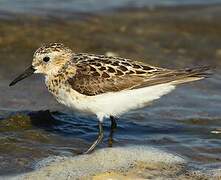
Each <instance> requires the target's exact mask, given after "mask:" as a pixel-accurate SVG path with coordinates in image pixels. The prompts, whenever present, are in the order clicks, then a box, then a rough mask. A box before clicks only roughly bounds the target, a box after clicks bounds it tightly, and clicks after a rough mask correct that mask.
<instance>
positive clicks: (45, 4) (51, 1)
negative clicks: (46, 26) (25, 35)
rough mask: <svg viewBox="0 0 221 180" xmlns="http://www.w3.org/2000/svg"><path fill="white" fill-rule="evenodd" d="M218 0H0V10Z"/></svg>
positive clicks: (151, 5)
mask: <svg viewBox="0 0 221 180" xmlns="http://www.w3.org/2000/svg"><path fill="white" fill-rule="evenodd" d="M217 3H221V1H220V0H210V1H208V0H185V1H180V0H111V1H108V0H106V1H104V0H84V1H81V0H69V1H59V0H47V1H44V0H29V1H24V0H14V1H7V0H1V1H0V10H1V11H5V12H11V13H28V14H30V13H31V14H38V15H54V14H57V15H58V13H61V12H66V13H67V12H98V11H107V10H113V9H116V8H127V7H129V8H131V7H133V8H141V7H149V8H154V7H156V6H181V5H202V4H217Z"/></svg>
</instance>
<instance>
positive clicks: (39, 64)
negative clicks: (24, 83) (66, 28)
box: [10, 43, 72, 86]
mask: <svg viewBox="0 0 221 180" xmlns="http://www.w3.org/2000/svg"><path fill="white" fill-rule="evenodd" d="M71 56H72V50H71V49H69V48H68V47H66V46H64V45H63V44H60V43H52V44H48V45H44V46H42V47H40V48H38V49H37V50H36V51H35V53H34V56H33V61H32V65H31V66H30V67H29V68H27V69H26V70H25V71H24V72H23V73H22V74H21V75H19V76H18V77H17V78H15V80H14V81H12V82H11V83H10V86H12V85H15V84H16V83H17V82H19V81H21V80H22V79H25V78H26V77H28V76H31V75H32V74H34V73H41V74H44V75H46V76H47V75H54V74H56V73H57V72H58V71H59V70H60V69H61V68H62V67H63V65H64V64H65V63H66V62H67V61H68V60H70V58H71Z"/></svg>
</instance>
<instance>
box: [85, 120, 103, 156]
mask: <svg viewBox="0 0 221 180" xmlns="http://www.w3.org/2000/svg"><path fill="white" fill-rule="evenodd" d="M98 126H99V134H98V137H97V140H96V141H94V143H93V144H92V145H91V146H90V148H89V149H88V150H87V151H86V152H84V154H88V153H91V152H92V151H93V150H94V149H95V147H96V146H97V145H98V144H100V142H101V141H102V140H103V137H104V130H103V124H102V122H100V121H99V123H98Z"/></svg>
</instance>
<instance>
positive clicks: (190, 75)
mask: <svg viewBox="0 0 221 180" xmlns="http://www.w3.org/2000/svg"><path fill="white" fill-rule="evenodd" d="M178 74H179V75H178V77H179V76H180V78H177V79H176V80H174V81H173V83H174V84H182V83H186V82H191V81H197V80H201V79H204V78H208V77H209V76H210V75H211V74H212V73H211V67H209V66H202V67H196V68H189V69H184V70H180V71H178Z"/></svg>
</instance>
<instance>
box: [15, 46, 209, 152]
mask: <svg viewBox="0 0 221 180" xmlns="http://www.w3.org/2000/svg"><path fill="white" fill-rule="evenodd" d="M207 70H208V68H207V67H200V68H193V69H184V70H170V69H166V68H160V67H154V66H151V65H149V64H145V63H142V62H138V61H133V60H130V59H125V58H121V57H109V56H103V55H95V54H85V53H74V52H72V50H71V49H69V48H67V47H65V46H64V45H63V44H59V43H53V44H49V45H44V46H42V47H41V48H39V49H38V50H37V51H36V52H35V53H34V57H33V62H32V67H31V71H33V72H35V73H42V74H44V75H45V83H46V86H47V88H48V90H49V91H50V92H51V93H52V94H53V95H54V96H55V97H56V99H57V100H58V101H59V102H60V103H62V104H64V105H66V106H68V107H69V108H71V109H76V110H79V111H82V112H86V113H91V114H95V115H96V116H97V117H98V119H99V122H100V123H99V129H100V133H101V132H102V121H103V119H104V118H106V117H116V116H119V115H121V114H123V113H125V112H127V111H129V110H132V109H136V108H141V107H144V106H146V105H147V104H149V102H151V101H154V100H156V99H159V98H160V97H161V96H163V95H165V94H168V93H169V92H171V91H172V90H173V89H175V87H176V86H177V85H178V84H181V83H186V82H190V81H195V80H200V79H202V78H204V77H205V75H206V71H207ZM27 72H28V73H29V71H27V70H26V73H27ZM24 77H26V76H24V75H21V76H19V77H18V78H17V79H15V80H14V81H13V82H12V83H11V85H14V84H15V83H16V82H17V81H19V80H21V79H24ZM101 138H102V137H100V136H99V138H98V139H97V140H96V141H95V142H94V144H93V145H92V146H91V147H90V148H89V149H88V151H87V152H91V151H92V150H93V149H94V147H95V146H96V144H98V143H99V142H100V141H101Z"/></svg>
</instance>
